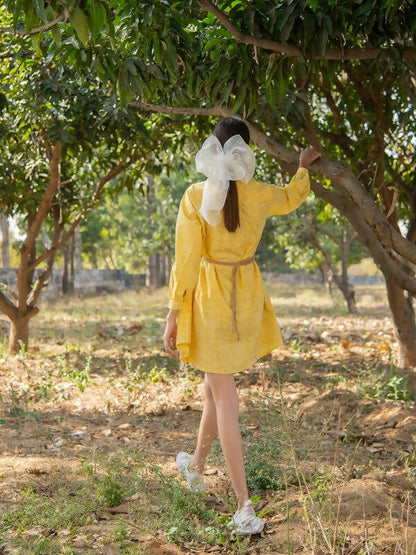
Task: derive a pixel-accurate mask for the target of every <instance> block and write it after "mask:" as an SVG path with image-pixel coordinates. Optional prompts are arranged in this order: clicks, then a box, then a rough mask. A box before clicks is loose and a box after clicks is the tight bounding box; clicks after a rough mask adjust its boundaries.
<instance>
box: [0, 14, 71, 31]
mask: <svg viewBox="0 0 416 555" xmlns="http://www.w3.org/2000/svg"><path fill="white" fill-rule="evenodd" d="M67 19H69V12H68V10H65V11H64V13H62V14H61V15H60V16H58V17H57V18H56V19H54V20H53V21H49V22H48V23H45V25H40V26H39V27H34V28H33V29H31V30H30V31H25V30H24V29H13V27H0V32H1V33H7V34H8V35H19V36H20V37H29V36H32V35H38V34H39V33H43V31H47V30H48V29H51V28H52V27H55V25H57V24H58V23H60V22H61V21H67Z"/></svg>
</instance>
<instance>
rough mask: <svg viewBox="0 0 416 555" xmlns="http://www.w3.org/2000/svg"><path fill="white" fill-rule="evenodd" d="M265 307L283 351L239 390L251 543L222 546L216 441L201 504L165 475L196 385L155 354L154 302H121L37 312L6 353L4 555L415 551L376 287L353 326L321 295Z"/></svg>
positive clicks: (363, 295)
mask: <svg viewBox="0 0 416 555" xmlns="http://www.w3.org/2000/svg"><path fill="white" fill-rule="evenodd" d="M270 293H271V296H272V298H273V302H274V305H275V308H276V313H277V314H278V318H279V321H280V323H281V325H282V329H283V334H284V336H285V339H286V346H285V347H284V348H282V349H281V350H279V351H278V352H276V353H274V354H273V357H270V358H267V359H266V360H263V361H262V362H261V363H260V364H259V365H258V366H256V367H255V368H253V369H251V370H249V371H247V372H245V373H242V374H240V375H238V377H237V380H238V384H239V389H240V394H241V399H242V411H241V424H242V430H243V436H244V442H245V446H246V461H247V474H248V481H249V484H250V488H251V491H252V494H253V498H254V499H255V501H256V503H257V507H258V511H259V512H260V514H262V515H263V516H264V518H265V519H266V521H267V528H266V530H265V532H264V533H263V534H262V536H260V537H256V538H246V539H239V538H235V537H233V536H230V534H229V533H228V531H227V528H226V522H227V521H228V519H229V517H230V516H231V514H232V512H233V511H234V509H235V502H234V498H233V495H232V491H231V489H230V484H229V480H228V478H227V476H226V473H225V467H224V461H223V459H222V455H221V450H220V448H219V445H218V443H216V444H215V445H214V449H213V450H212V453H211V455H210V458H209V464H208V468H207V476H206V481H207V484H208V494H207V495H206V496H203V497H194V496H192V495H190V494H189V493H188V492H187V491H186V490H185V488H184V486H183V482H182V480H181V479H180V478H178V476H177V475H176V471H175V468H174V457H175V454H176V452H177V451H178V450H183V449H185V450H187V449H192V447H193V445H194V442H195V436H196V431H197V427H198V422H199V418H200V411H201V408H202V403H203V398H202V377H201V375H200V373H199V372H195V371H194V370H192V368H189V367H186V366H182V365H179V364H178V363H177V362H175V361H173V360H172V359H169V358H167V357H166V356H165V354H164V353H163V352H162V351H161V342H160V336H161V329H162V325H163V319H164V316H165V313H166V309H165V306H166V291H165V290H163V291H159V292H155V293H142V294H138V293H134V292H126V293H123V294H121V295H117V296H103V297H95V298H88V299H72V300H66V301H60V302H59V303H57V304H55V305H48V304H46V303H45V304H44V305H43V306H42V311H41V314H40V315H39V317H38V318H37V320H35V321H34V326H33V330H32V346H31V349H30V351H29V353H21V354H20V355H19V356H18V357H13V358H9V357H7V356H6V355H5V354H4V351H3V355H2V356H3V358H2V359H1V363H0V364H1V366H0V395H1V413H0V449H1V453H2V454H1V456H0V488H1V489H0V514H1V518H0V553H1V552H3V553H39V554H48V553H50V554H57V553H73V554H76V553H82V554H89V553H97V552H99V553H108V554H110V553H126V554H128V553H134V554H140V553H143V554H148V553H149V554H157V553H159V554H162V553H163V554H170V553H171V554H180V553H199V554H202V553H212V552H214V553H259V554H265V553H275V554H277V553H287V554H289V553H292V554H297V553H299V554H300V553H307V554H311V553H313V554H316V555H326V554H331V555H332V554H334V555H335V554H337V555H338V554H339V555H341V554H342V555H347V554H348V555H368V554H378V553H380V554H381V553H389V554H390V553H391V554H402V553H403V554H408V555H411V554H412V553H416V547H415V545H416V544H415V541H416V517H415V511H414V505H415V479H414V477H415V472H416V456H415V452H414V449H413V445H414V439H415V436H416V416H415V415H414V397H413V394H412V392H411V391H409V390H408V388H407V384H406V380H405V379H404V378H403V377H402V376H401V375H400V373H399V371H398V370H397V369H396V368H395V367H394V364H393V360H394V356H395V351H396V345H395V342H394V338H393V331H392V327H391V324H390V321H389V319H388V310H387V307H386V302H385V294H384V291H383V289H382V288H381V287H372V288H359V290H358V292H357V296H358V304H359V307H360V314H359V315H358V316H356V317H351V316H349V315H348V314H346V312H345V309H344V306H343V305H342V302H341V299H340V298H336V299H335V300H334V299H331V298H330V297H329V296H328V295H326V293H325V292H324V291H323V290H322V289H321V288H320V287H317V286H315V287H298V286H297V287H295V288H294V287H293V286H289V285H284V284H278V283H275V284H271V285H270ZM138 324H140V325H138ZM140 326H143V327H142V329H139V328H140ZM0 356H1V355H0Z"/></svg>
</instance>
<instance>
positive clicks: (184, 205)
mask: <svg viewBox="0 0 416 555" xmlns="http://www.w3.org/2000/svg"><path fill="white" fill-rule="evenodd" d="M201 253H202V227H201V221H200V219H199V217H198V211H197V209H196V208H195V206H194V205H193V203H192V200H191V195H190V190H189V189H188V190H187V191H186V192H185V194H184V196H183V197H182V200H181V204H180V207H179V213H178V218H177V220H176V239H175V254H176V259H175V262H174V264H173V266H172V271H171V273H170V280H169V308H171V309H173V310H180V309H181V308H182V305H183V301H184V298H185V296H187V295H191V294H192V292H193V290H194V288H195V285H196V282H197V280H198V275H199V266H200V263H201Z"/></svg>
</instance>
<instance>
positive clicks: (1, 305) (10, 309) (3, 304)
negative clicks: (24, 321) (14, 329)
mask: <svg viewBox="0 0 416 555" xmlns="http://www.w3.org/2000/svg"><path fill="white" fill-rule="evenodd" d="M0 312H3V314H5V315H6V316H8V317H9V318H10V320H14V319H15V318H16V316H17V308H16V307H15V305H14V304H13V303H12V301H11V300H10V299H8V298H7V297H6V295H5V294H4V293H3V292H2V291H0Z"/></svg>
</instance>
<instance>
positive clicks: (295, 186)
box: [265, 168, 310, 216]
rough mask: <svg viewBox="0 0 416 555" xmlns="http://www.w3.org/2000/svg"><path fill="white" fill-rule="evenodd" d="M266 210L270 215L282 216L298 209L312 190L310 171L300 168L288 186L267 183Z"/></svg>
mask: <svg viewBox="0 0 416 555" xmlns="http://www.w3.org/2000/svg"><path fill="white" fill-rule="evenodd" d="M266 187H267V194H266V197H267V198H266V199H265V200H266V203H267V204H266V206H267V208H266V210H267V212H268V214H267V215H268V216H280V215H283V214H289V212H292V211H293V210H296V208H298V207H299V206H300V205H301V204H302V203H303V202H304V201H305V200H306V197H307V196H308V193H309V191H310V181H309V171H308V170H307V169H306V168H299V169H298V171H297V172H296V173H295V175H294V176H293V177H292V179H291V181H290V183H289V185H286V187H277V186H276V185H267V186H266Z"/></svg>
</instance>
